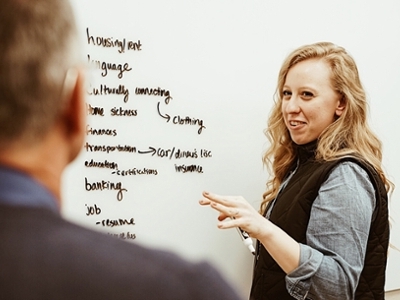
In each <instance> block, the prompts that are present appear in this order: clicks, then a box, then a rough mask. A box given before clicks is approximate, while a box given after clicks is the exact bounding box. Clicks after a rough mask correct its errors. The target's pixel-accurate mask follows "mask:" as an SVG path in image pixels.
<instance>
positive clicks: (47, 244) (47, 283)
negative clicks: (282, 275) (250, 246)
mask: <svg viewBox="0 0 400 300" xmlns="http://www.w3.org/2000/svg"><path fill="white" fill-rule="evenodd" d="M1 172H6V173H8V172H10V170H7V169H6V170H4V169H1V168H0V173H1ZM3 174H4V173H3ZM8 174H9V175H10V177H13V176H18V174H16V173H13V171H11V173H8ZM21 176H25V175H22V174H21ZM0 178H1V176H0ZM3 178H4V177H3ZM20 179H21V177H20ZM25 179H28V181H29V178H28V177H26V176H25ZM24 181H25V180H24V179H22V181H21V182H22V183H23V182H24ZM21 182H20V184H21ZM3 183H4V182H2V183H0V203H1V202H2V201H1V199H4V198H9V194H7V195H4V197H2V196H3V195H2V194H1V191H2V190H1V186H3V187H4V185H3ZM25 183H26V182H25ZM31 183H32V181H31ZM35 185H36V188H35V189H33V191H32V190H31V191H32V192H33V193H32V194H31V198H32V199H34V198H35V196H34V195H35V194H36V193H39V194H41V193H42V192H44V193H45V194H46V191H43V187H40V186H38V185H37V184H34V185H33V186H35ZM21 186H25V187H26V186H30V184H29V183H28V184H27V185H26V184H25V185H24V184H22V185H21ZM28 190H29V189H28ZM40 190H42V192H40ZM16 194H18V191H16ZM42 195H43V194H42ZM45 198H46V197H45ZM8 200H9V199H8ZM8 200H7V203H8ZM16 201H17V202H18V200H16ZM38 203H41V204H39V205H37V206H35V205H28V204H27V205H23V204H22V203H19V204H18V205H12V204H10V203H8V204H4V203H3V204H0V241H1V244H0V266H1V267H0V299H41V300H42V299H51V300H54V299H57V300H59V299H68V300H71V299H146V300H147V299H171V300H177V299H182V300H183V299H185V300H187V299H239V298H238V296H237V295H236V294H235V293H234V292H233V291H232V289H231V288H230V287H229V286H228V285H227V284H226V282H225V281H224V280H223V279H222V278H221V276H220V275H219V274H218V273H217V272H216V271H215V270H214V269H213V268H212V267H210V265H208V264H207V263H204V262H203V263H197V264H192V263H189V262H186V261H183V260H182V259H180V258H179V257H177V256H176V255H174V254H171V253H169V252H165V251H157V250H150V249H147V248H144V247H141V246H139V245H137V244H134V243H128V242H125V241H121V240H119V239H117V238H114V237H110V236H107V235H106V234H103V233H99V232H95V231H92V230H88V229H85V228H82V227H80V226H77V225H75V224H72V223H70V222H68V221H66V220H64V219H63V218H62V217H61V216H60V214H59V213H58V211H57V210H55V209H54V204H53V205H52V204H49V202H48V205H46V204H43V203H46V201H42V202H40V201H39V202H38Z"/></svg>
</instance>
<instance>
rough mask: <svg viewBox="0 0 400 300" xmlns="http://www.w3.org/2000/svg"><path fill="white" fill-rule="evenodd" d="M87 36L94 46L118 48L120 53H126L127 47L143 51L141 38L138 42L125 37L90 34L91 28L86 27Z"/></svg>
mask: <svg viewBox="0 0 400 300" xmlns="http://www.w3.org/2000/svg"><path fill="white" fill-rule="evenodd" d="M86 36H87V43H88V44H89V45H90V44H92V45H94V46H100V47H104V48H118V52H119V53H124V52H125V49H127V50H133V51H141V50H142V43H141V42H140V40H138V41H137V42H133V41H127V40H126V39H125V38H123V39H114V38H113V37H100V36H96V37H94V36H93V35H90V33H89V28H86Z"/></svg>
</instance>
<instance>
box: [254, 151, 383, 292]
mask: <svg viewBox="0 0 400 300" xmlns="http://www.w3.org/2000/svg"><path fill="white" fill-rule="evenodd" d="M299 151H300V152H299V165H298V167H297V170H296V172H295V173H294V174H293V177H292V178H290V181H289V182H288V183H287V185H286V187H285V188H284V189H283V190H282V191H281V192H280V193H279V195H278V197H277V199H276V202H275V204H274V207H273V209H272V213H271V215H270V217H269V219H270V221H271V222H273V223H274V224H276V225H277V226H279V227H280V228H282V229H283V230H284V231H285V232H286V233H287V234H289V235H290V236H291V237H292V238H294V239H295V240H296V241H297V242H299V243H303V244H306V231H307V226H308V221H309V218H310V212H311V208H312V205H313V202H314V200H315V199H316V197H317V195H318V191H319V188H320V186H321V184H322V183H323V182H324V181H325V180H326V179H327V178H328V176H329V174H330V172H331V171H332V170H333V169H334V167H335V166H337V165H338V164H340V163H342V162H344V161H352V162H354V163H357V164H358V165H360V166H361V167H362V168H363V169H364V170H365V171H366V172H367V174H368V176H369V179H370V180H371V182H372V184H373V186H374V188H375V191H376V193H375V198H376V206H375V211H374V214H373V219H372V223H371V228H370V231H369V236H368V244H367V251H366V257H365V263H364V268H363V270H362V273H361V277H360V281H359V284H358V286H357V289H356V295H355V299H384V283H385V270H386V259H387V248H388V242H389V222H388V208H387V193H386V190H385V187H384V185H383V182H382V180H381V179H380V177H379V176H378V174H377V173H376V171H375V170H374V169H373V168H372V167H371V166H369V164H367V163H365V162H363V161H361V160H359V159H357V158H354V157H346V158H342V159H339V160H336V161H331V162H317V161H316V160H315V159H314V148H313V147H311V148H307V147H299ZM258 248H259V253H258V260H257V261H256V264H255V271H254V278H253V286H252V290H251V299H257V300H258V299H280V300H281V299H282V300H284V299H294V298H293V297H292V296H290V295H289V293H288V291H287V289H286V284H285V275H286V274H285V273H284V271H283V270H282V269H281V268H280V267H279V266H278V264H276V262H275V261H274V259H273V258H272V257H271V256H270V255H269V253H268V252H267V251H266V250H265V248H264V247H262V246H260V247H258ZM325 255H329V253H325ZM320 296H321V299H328V298H329V297H326V298H324V295H320ZM329 299H331V298H329ZM332 299H333V298H332Z"/></svg>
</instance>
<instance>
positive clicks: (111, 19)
mask: <svg viewBox="0 0 400 300" xmlns="http://www.w3.org/2000/svg"><path fill="white" fill-rule="evenodd" d="M73 3H74V5H75V8H76V12H77V16H78V20H79V31H80V33H81V35H82V40H83V42H84V43H85V51H84V53H83V55H82V58H83V59H84V60H87V56H86V55H87V54H89V55H90V57H91V59H94V60H100V61H106V62H113V63H116V64H117V65H118V64H122V65H123V64H125V63H128V64H129V68H132V70H131V71H126V72H124V74H123V77H122V78H121V79H119V78H118V76H117V74H118V72H115V71H114V72H113V71H109V72H108V75H107V76H106V77H102V76H101V70H96V69H94V70H92V71H91V76H90V78H89V80H88V81H89V83H90V84H91V86H92V87H99V86H100V85H101V84H103V85H104V84H106V85H108V86H112V87H118V86H119V85H124V87H125V89H129V92H130V93H129V98H128V99H127V101H126V102H124V97H123V96H121V95H111V96H110V95H108V96H104V95H103V96H89V97H88V100H87V103H88V104H90V105H91V106H92V107H94V106H96V107H101V108H103V109H104V111H105V113H104V114H105V116H104V117H100V116H89V125H90V126H91V127H92V128H104V129H106V128H109V129H113V130H114V129H115V130H116V131H117V136H90V135H89V136H88V137H87V141H88V143H89V144H91V145H118V144H120V145H130V146H134V147H136V150H137V151H136V153H121V152H120V153H116V152H112V153H108V154H107V153H100V152H90V153H89V152H87V151H86V150H85V151H83V152H82V154H81V156H80V157H79V159H78V160H77V161H76V162H75V163H74V164H73V165H72V166H71V167H70V168H69V170H68V172H67V173H66V176H65V177H66V180H67V181H66V185H65V186H64V196H65V197H64V199H65V206H64V214H65V216H66V217H68V218H70V219H73V220H75V221H77V222H79V223H81V224H83V225H85V226H89V227H92V228H95V229H99V230H103V231H105V232H108V233H113V234H121V233H125V234H126V233H127V232H129V233H130V234H135V235H136V239H135V241H136V242H139V243H143V244H146V245H151V246H157V247H163V248H167V249H172V250H174V251H177V252H179V253H181V254H182V255H184V256H186V257H188V258H190V259H208V260H210V261H212V262H213V263H214V264H215V265H216V266H217V268H218V269H220V270H221V272H223V274H224V275H225V276H226V277H227V278H228V279H229V280H230V281H231V282H232V283H234V284H235V285H236V286H237V287H238V289H239V290H240V291H241V292H243V294H247V293H248V289H249V286H250V281H251V268H252V257H251V255H250V253H249V252H248V251H247V249H246V248H245V247H244V246H243V245H241V241H240V239H239V237H238V235H237V233H236V231H234V230H228V231H220V230H218V229H217V228H216V217H217V214H216V213H215V212H213V211H212V210H210V209H207V208H203V207H200V206H199V205H198V204H197V200H198V199H199V198H200V194H201V191H203V190H210V191H214V192H216V193H220V194H240V195H243V196H245V197H246V198H247V199H248V200H249V201H250V202H251V203H252V204H253V205H254V206H255V207H258V206H259V203H260V200H261V195H262V192H263V190H264V184H265V181H266V178H267V174H266V172H265V170H263V167H262V163H261V155H262V152H263V150H264V149H265V146H266V139H265V137H264V135H263V132H262V131H263V129H264V127H265V125H266V119H267V116H268V112H269V109H270V107H271V104H272V95H273V93H274V89H275V84H276V77H277V72H278V70H279V67H280V64H281V62H282V60H283V59H284V57H285V56H286V55H287V54H288V53H289V52H290V51H291V50H293V49H294V48H296V47H298V46H300V45H303V44H306V43H312V42H316V41H332V42H334V43H337V44H339V45H341V46H344V47H345V48H346V49H348V51H349V52H350V53H351V54H352V55H353V56H354V58H355V59H356V61H357V63H358V66H359V69H360V73H361V78H362V80H363V83H364V85H365V88H366V90H367V92H368V95H369V98H370V106H371V121H372V126H373V128H374V129H375V130H376V132H377V133H378V134H379V136H380V137H381V138H382V141H383V143H384V156H385V157H384V163H385V166H386V169H387V172H388V174H389V175H390V176H391V178H392V180H393V181H394V182H395V183H396V181H398V178H400V174H399V172H400V168H399V167H400V162H399V158H398V156H397V153H396V150H397V147H396V146H397V137H398V136H399V134H398V132H397V131H396V129H397V128H396V125H395V122H396V121H397V117H398V115H397V114H398V111H399V108H400V105H399V100H400V99H399V93H398V92H397V88H398V84H399V78H400V59H399V55H398V48H399V46H400V16H399V14H400V4H399V2H397V1H395V0H393V1H389V0H385V1H352V2H349V1H344V0H340V1H335V2H333V1H330V2H322V1H317V0H306V1H301V2H298V1H294V0H292V1H289V0H286V1H255V0H250V1H239V0H229V1H228V0H215V1H184V0H181V1H178V0H174V1H157V0H146V1H144V0H141V1H127V0H126V1H124V0H114V1H104V0H103V1H98V0H97V1H94V0H85V1H77V0H74V1H73ZM86 28H89V32H90V35H93V37H94V38H96V37H109V38H112V40H113V41H115V39H124V38H125V39H126V41H133V42H138V40H140V43H141V51H128V50H127V49H126V51H125V53H119V52H118V49H117V48H102V47H98V46H94V45H88V44H87V33H86ZM136 87H149V88H153V87H154V88H157V87H160V88H161V89H165V90H168V91H169V92H170V94H171V96H172V97H173V99H172V100H171V101H170V102H169V103H168V104H166V103H165V102H164V98H162V97H159V96H151V97H150V96H139V95H135V93H134V92H135V88H136ZM159 103H160V104H159ZM158 105H159V110H160V113H161V114H162V115H164V116H165V115H166V114H168V115H170V116H171V117H174V116H182V117H186V116H189V117H190V118H195V119H199V120H202V121H203V122H204V126H205V127H206V128H205V129H203V130H202V132H201V134H198V132H197V130H198V129H199V127H198V126H196V125H174V124H172V120H171V121H169V122H167V121H166V119H164V118H162V117H161V116H160V114H159V112H158V109H157V106H158ZM114 107H115V108H117V109H119V108H120V107H122V108H123V109H130V110H136V111H137V116H134V117H133V116H132V117H115V116H113V117H112V116H110V109H112V108H114ZM149 147H154V148H156V149H158V148H160V149H164V150H168V149H171V151H172V149H174V151H175V154H176V151H177V149H181V150H184V151H190V152H194V151H196V152H197V154H198V155H199V153H200V151H201V149H207V150H208V151H211V154H212V157H207V158H201V157H198V158H196V159H195V158H187V159H184V158H180V159H177V158H174V157H172V158H171V159H169V158H166V157H157V155H154V156H151V155H150V154H139V153H138V151H139V150H142V151H144V150H148V149H149ZM91 159H94V160H95V161H104V160H108V161H112V162H115V163H117V164H118V167H119V169H120V170H127V169H132V168H138V169H143V168H148V169H153V170H157V172H158V175H136V176H133V175H130V176H117V175H113V174H111V173H112V170H111V169H107V168H103V169H100V168H87V167H85V166H84V161H87V160H91ZM182 164H185V165H197V166H201V167H202V169H203V173H185V174H183V173H181V172H176V169H175V165H182ZM85 178H88V181H89V182H98V181H101V180H106V181H112V182H121V183H122V185H123V187H124V188H126V189H127V192H123V196H124V197H123V200H122V201H118V200H117V199H116V194H117V193H116V192H115V191H90V192H89V191H86V190H85ZM398 195H399V194H398V192H397V191H395V193H394V194H393V196H392V214H393V217H394V222H393V230H392V242H393V243H394V244H395V245H397V246H398V247H400V228H399V225H398V223H399V222H400V221H399V220H400V215H399V213H398V212H397V211H399V208H400V204H399V196H398ZM95 205H96V207H98V208H100V209H101V213H100V214H97V213H99V210H97V212H96V211H94V212H95V214H94V215H89V216H87V215H86V214H87V213H88V207H94V206H95ZM119 218H123V219H128V220H130V219H131V218H134V220H135V225H125V226H118V227H114V228H103V227H102V226H101V225H96V224H95V223H96V222H97V221H102V220H106V219H119ZM399 266H400V255H399V253H398V252H396V251H391V253H390V259H389V267H388V281H387V289H389V290H390V289H394V288H399V287H400V281H399V279H398V277H396V276H395V275H396V271H397V270H398V269H399Z"/></svg>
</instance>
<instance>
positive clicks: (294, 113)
mask: <svg viewBox="0 0 400 300" xmlns="http://www.w3.org/2000/svg"><path fill="white" fill-rule="evenodd" d="M282 94H283V99H282V114H283V118H284V121H285V125H286V128H287V129H288V130H289V133H290V136H291V138H292V140H293V142H295V143H296V144H298V145H303V144H307V143H309V142H312V141H314V140H316V139H317V138H318V137H319V136H320V134H321V133H322V131H323V130H324V129H325V128H326V127H328V126H329V125H330V124H332V123H333V122H334V121H335V116H340V115H341V114H342V112H343V109H344V105H343V104H342V103H341V96H340V95H339V94H338V93H337V92H336V91H335V90H334V89H333V87H332V84H331V70H330V68H329V65H328V64H327V63H326V62H325V61H323V60H321V59H308V60H305V61H302V62H299V63H297V64H295V65H294V66H292V67H291V68H290V69H289V72H288V73H287V76H286V80H285V83H284V86H283V90H282Z"/></svg>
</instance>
